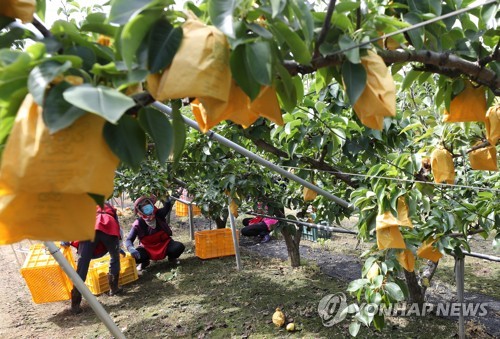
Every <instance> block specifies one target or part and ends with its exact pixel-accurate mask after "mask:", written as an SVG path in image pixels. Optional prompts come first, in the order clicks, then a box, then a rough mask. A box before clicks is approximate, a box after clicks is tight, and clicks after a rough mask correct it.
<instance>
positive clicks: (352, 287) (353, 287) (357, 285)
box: [347, 279, 370, 292]
mask: <svg viewBox="0 0 500 339" xmlns="http://www.w3.org/2000/svg"><path fill="white" fill-rule="evenodd" d="M369 283H370V281H369V280H368V279H356V280H353V281H351V282H350V283H349V286H348V287H347V292H356V291H358V290H360V289H362V288H363V287H364V286H366V285H367V284H369Z"/></svg>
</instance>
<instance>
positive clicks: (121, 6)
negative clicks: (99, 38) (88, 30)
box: [109, 0, 158, 25]
mask: <svg viewBox="0 0 500 339" xmlns="http://www.w3.org/2000/svg"><path fill="white" fill-rule="evenodd" d="M155 2H158V1H155ZM150 3H151V0H134V1H130V0H112V1H111V11H110V13H109V22H111V23H114V24H119V25H124V24H126V23H127V22H129V20H130V19H131V18H132V17H133V16H134V14H136V13H138V12H140V11H141V9H143V8H144V7H146V6H148V5H150Z"/></svg>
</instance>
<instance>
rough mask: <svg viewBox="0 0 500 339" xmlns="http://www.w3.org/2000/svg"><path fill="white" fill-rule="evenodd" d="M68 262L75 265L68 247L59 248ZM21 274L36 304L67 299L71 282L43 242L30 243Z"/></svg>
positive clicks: (71, 285) (69, 294)
mask: <svg viewBox="0 0 500 339" xmlns="http://www.w3.org/2000/svg"><path fill="white" fill-rule="evenodd" d="M61 251H62V253H63V256H64V257H65V258H66V260H68V262H69V263H70V264H71V265H72V266H73V268H75V267H76V265H75V260H74V258H73V254H72V252H71V249H70V248H69V247H63V248H62V249H61ZM21 275H22V276H23V278H24V280H26V284H27V285H28V288H29V290H30V292H31V297H32V298H33V301H34V302H35V303H37V304H41V303H47V302H53V301H61V300H69V299H70V298H71V289H72V288H73V283H72V282H71V280H70V279H69V278H68V276H67V275H66V273H64V271H63V269H62V268H61V266H59V264H58V263H57V261H56V260H55V259H54V258H53V257H52V255H51V254H50V253H49V251H48V250H47V249H46V248H45V246H44V245H43V244H34V245H31V247H30V250H29V252H28V255H27V256H26V260H25V261H24V264H23V266H22V267H21Z"/></svg>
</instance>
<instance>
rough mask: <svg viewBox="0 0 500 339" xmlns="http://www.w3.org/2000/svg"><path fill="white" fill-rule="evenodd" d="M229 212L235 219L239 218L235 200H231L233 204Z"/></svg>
mask: <svg viewBox="0 0 500 339" xmlns="http://www.w3.org/2000/svg"><path fill="white" fill-rule="evenodd" d="M229 210H230V211H231V214H232V215H233V216H234V217H235V218H238V205H237V204H236V203H235V202H234V200H231V203H230V204H229Z"/></svg>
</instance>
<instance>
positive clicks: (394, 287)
mask: <svg viewBox="0 0 500 339" xmlns="http://www.w3.org/2000/svg"><path fill="white" fill-rule="evenodd" d="M384 288H385V291H386V292H387V294H388V295H389V296H390V297H391V298H392V299H394V300H395V301H401V300H404V298H405V296H404V293H403V291H402V290H401V288H400V287H399V286H398V284H396V283H393V282H390V283H387V284H385V286H384Z"/></svg>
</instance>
